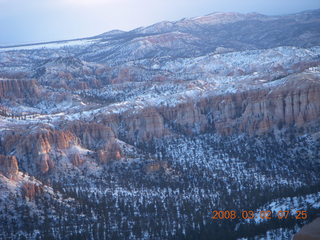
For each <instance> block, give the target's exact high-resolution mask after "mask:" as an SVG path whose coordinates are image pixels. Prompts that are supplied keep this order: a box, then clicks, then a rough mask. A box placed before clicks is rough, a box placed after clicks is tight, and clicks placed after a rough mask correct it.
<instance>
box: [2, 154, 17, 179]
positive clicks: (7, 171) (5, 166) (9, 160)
mask: <svg viewBox="0 0 320 240" xmlns="http://www.w3.org/2000/svg"><path fill="white" fill-rule="evenodd" d="M18 171H19V168H18V161H17V158H16V157H15V156H4V155H0V173H1V174H3V175H4V176H6V177H7V178H10V179H13V178H14V177H15V176H16V175H17V174H18Z"/></svg>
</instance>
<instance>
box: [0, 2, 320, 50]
mask: <svg viewBox="0 0 320 240" xmlns="http://www.w3.org/2000/svg"><path fill="white" fill-rule="evenodd" d="M317 8H320V0H157V1H156V0H0V46H5V45H14V44H24V43H34V42H45V41H55V40H66V39H73V38H81V37H89V36H95V35H98V34H101V33H104V32H107V31H110V30H113V29H121V30H132V29H134V28H137V27H140V26H148V25H151V24H153V23H156V22H160V21H163V20H169V21H174V20H179V19H181V18H184V17H196V16H201V15H206V14H209V13H212V12H241V13H248V12H259V13H262V14H267V15H280V14H290V13H296V12H300V11H304V10H310V9H317Z"/></svg>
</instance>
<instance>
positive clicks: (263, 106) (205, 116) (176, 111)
mask: <svg viewBox="0 0 320 240" xmlns="http://www.w3.org/2000/svg"><path fill="white" fill-rule="evenodd" d="M319 80H320V79H319V78H315V77H314V76H311V75H297V76H295V77H293V78H292V79H288V80H287V81H286V82H285V83H284V84H282V85H279V86H276V87H268V88H266V87H265V88H261V89H253V90H247V91H239V92H236V93H230V94H223V95H218V96H212V97H207V98H202V99H200V100H199V101H196V102H195V103H194V102H189V103H188V102H186V103H182V104H179V105H177V106H175V107H173V108H161V109H160V111H159V112H160V114H161V115H162V116H164V119H165V122H167V123H168V124H169V125H171V126H173V128H175V129H177V130H180V131H183V132H184V133H188V134H192V133H198V132H205V131H208V130H212V131H216V132H217V133H219V134H223V135H230V134H236V133H248V134H251V135H254V134H259V133H264V132H267V131H269V130H272V129H281V128H284V127H286V128H288V127H292V126H296V127H303V126H305V125H306V124H308V123H312V122H314V121H317V120H319V118H320V81H319Z"/></svg>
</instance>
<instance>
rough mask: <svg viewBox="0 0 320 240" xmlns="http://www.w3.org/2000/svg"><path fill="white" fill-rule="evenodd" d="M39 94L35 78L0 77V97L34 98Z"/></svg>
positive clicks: (12, 98)
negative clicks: (4, 78) (5, 78)
mask: <svg viewBox="0 0 320 240" xmlns="http://www.w3.org/2000/svg"><path fill="white" fill-rule="evenodd" d="M38 95H39V89H38V86H37V82H36V81H35V80H22V79H7V80H3V79H2V80H1V79H0V99H4V98H6V99H11V100H15V99H17V98H34V97H37V96H38Z"/></svg>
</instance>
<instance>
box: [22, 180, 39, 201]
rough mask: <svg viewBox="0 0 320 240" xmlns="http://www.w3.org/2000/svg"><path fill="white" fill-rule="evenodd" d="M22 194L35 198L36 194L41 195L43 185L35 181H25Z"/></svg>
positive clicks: (28, 197)
mask: <svg viewBox="0 0 320 240" xmlns="http://www.w3.org/2000/svg"><path fill="white" fill-rule="evenodd" d="M21 192H22V195H23V196H24V197H25V198H27V199H29V200H33V199H34V198H35V197H36V196H38V195H41V194H42V193H43V192H44V190H43V187H42V186H39V185H37V184H34V183H25V184H23V185H22V187H21Z"/></svg>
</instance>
